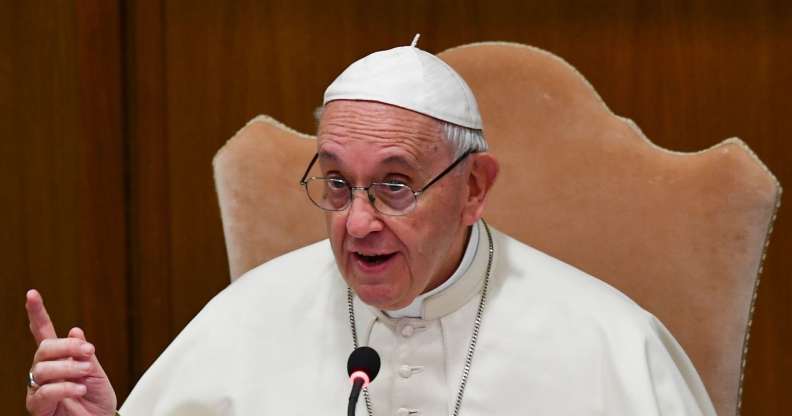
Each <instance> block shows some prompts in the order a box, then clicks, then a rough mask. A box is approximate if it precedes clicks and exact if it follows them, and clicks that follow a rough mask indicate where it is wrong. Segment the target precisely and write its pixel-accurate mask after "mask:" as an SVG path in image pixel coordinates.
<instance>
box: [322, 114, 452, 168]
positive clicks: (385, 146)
mask: <svg viewBox="0 0 792 416" xmlns="http://www.w3.org/2000/svg"><path fill="white" fill-rule="evenodd" d="M317 138H318V142H317V146H318V151H319V154H320V155H327V154H332V155H333V156H336V157H338V158H340V155H339V153H345V152H349V151H353V150H361V151H366V152H370V153H369V154H367V156H370V157H374V158H376V157H377V156H380V157H382V158H388V159H389V160H391V161H393V160H395V159H398V158H403V159H406V160H407V161H408V162H412V163H416V164H424V162H425V161H426V160H427V158H433V159H434V158H437V157H438V155H440V154H445V153H449V154H450V146H449V145H448V144H447V143H446V142H445V140H444V139H443V135H442V126H441V123H440V122H439V121H438V120H436V119H433V118H431V117H428V116H425V115H423V114H419V113H416V112H413V111H410V110H406V109H403V108H400V107H396V106H392V105H388V104H382V103H377V102H372V101H349V100H340V101H333V102H330V103H328V104H327V106H326V107H325V109H324V111H323V112H322V117H321V119H320V121H319V131H318V134H317ZM429 160H431V159H429Z"/></svg>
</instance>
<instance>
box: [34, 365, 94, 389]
mask: <svg viewBox="0 0 792 416" xmlns="http://www.w3.org/2000/svg"><path fill="white" fill-rule="evenodd" d="M92 367H93V363H91V362H90V361H76V360H58V361H42V362H40V363H36V364H35V365H33V368H32V369H31V370H30V371H31V372H32V373H33V379H34V380H36V383H38V385H40V386H43V385H45V384H47V383H52V382H54V381H59V380H67V381H69V380H71V381H76V379H79V378H82V377H86V376H88V375H89V374H91V371H93V368H92Z"/></svg>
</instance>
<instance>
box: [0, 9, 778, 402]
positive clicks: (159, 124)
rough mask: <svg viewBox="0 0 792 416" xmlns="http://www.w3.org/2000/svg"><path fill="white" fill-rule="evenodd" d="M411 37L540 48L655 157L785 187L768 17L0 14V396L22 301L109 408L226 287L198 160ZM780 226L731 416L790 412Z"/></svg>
mask: <svg viewBox="0 0 792 416" xmlns="http://www.w3.org/2000/svg"><path fill="white" fill-rule="evenodd" d="M416 32H421V33H422V38H421V41H420V44H419V45H420V46H421V47H422V48H424V49H426V50H429V51H434V52H439V51H441V50H443V49H445V48H448V47H452V46H456V45H459V44H464V43H469V42H475V41H483V40H506V41H514V42H521V43H526V44H530V45H535V46H539V47H541V48H544V49H547V50H549V51H551V52H554V53H556V54H558V55H559V56H561V57H563V58H564V59H566V60H568V61H569V62H570V63H571V64H573V65H574V66H576V67H577V68H578V69H579V70H580V71H581V73H582V74H583V75H584V76H586V77H587V78H588V79H589V81H591V83H592V84H593V85H594V87H595V88H596V89H597V91H599V93H600V94H601V95H602V97H603V99H604V100H605V102H606V103H608V105H609V106H610V107H611V108H612V109H613V111H614V112H615V113H617V114H620V115H624V116H626V117H629V118H632V119H633V120H635V121H636V122H637V124H638V125H639V126H640V127H641V128H642V129H643V130H644V131H645V132H646V134H647V135H648V136H649V137H650V138H652V139H653V140H654V141H655V142H656V143H657V144H659V145H661V146H664V147H668V148H671V149H676V150H684V151H691V150H698V149H702V148H706V147H709V146H711V145H713V144H715V143H717V142H719V141H720V140H722V139H725V138H727V137H731V136H739V137H741V138H742V139H743V140H745V141H746V142H747V143H748V144H749V145H750V146H751V147H752V148H753V149H754V150H755V151H756V152H757V154H758V155H759V157H760V158H762V160H764V161H765V162H766V163H767V164H768V166H769V167H770V169H771V170H772V171H773V172H774V173H775V174H776V175H777V176H778V178H779V179H780V180H781V182H782V183H786V184H788V185H789V184H792V145H790V144H789V143H788V140H786V136H787V135H788V134H789V132H790V131H792V118H790V117H788V116H787V112H788V110H786V107H788V105H787V103H786V102H787V101H788V99H787V97H786V95H787V94H788V91H790V90H792V59H790V56H792V6H789V5H787V4H786V3H783V2H776V1H771V0H765V1H756V2H752V3H747V2H738V1H733V0H728V1H722V2H710V1H706V0H696V1H692V2H633V1H626V0H618V1H614V2H608V3H607V4H594V3H593V2H579V1H573V0H563V1H556V2H538V1H517V0H497V1H496V0H493V1H487V2H484V1H451V0H437V1H419V0H406V1H399V2H376V3H372V2H364V1H360V0H343V1H336V2H315V1H307V0H295V1H289V2H284V1H274V0H273V1H253V0H239V1H234V2H192V1H185V0H171V1H135V0H131V1H127V2H99V1H87V0H84V1H72V2H68V1H63V2H55V3H51V2H27V3H19V2H17V3H14V2H4V3H3V4H2V5H1V6H0V52H2V53H0V125H2V126H3V127H2V129H3V130H0V131H2V132H3V133H4V134H3V137H2V139H3V140H0V151H2V154H1V156H2V160H3V162H2V163H0V181H2V182H1V183H2V186H3V187H4V189H5V190H6V192H4V193H0V195H2V196H0V201H2V202H3V203H2V204H0V218H1V219H0V221H2V226H3V229H4V230H7V231H8V232H5V233H0V253H2V256H3V257H2V259H3V261H4V263H5V264H6V266H7V268H6V269H7V271H8V273H7V274H3V275H2V276H0V284H1V285H2V287H3V289H4V290H3V291H2V294H0V296H2V303H0V313H2V315H0V320H2V324H5V327H6V328H9V329H10V330H11V331H12V334H13V336H14V337H16V338H17V339H19V340H20V341H19V342H15V343H11V344H9V345H8V346H2V347H0V351H2V352H3V353H5V354H7V355H10V356H11V357H14V360H13V364H12V365H11V366H7V367H3V368H2V369H0V399H2V400H4V401H6V402H13V403H21V394H23V393H22V392H23V386H22V384H21V381H18V380H22V376H23V375H24V371H26V367H27V366H28V365H29V356H30V354H31V353H32V350H33V346H32V342H29V341H27V338H26V337H27V335H26V331H27V328H26V323H25V321H24V311H23V309H22V302H23V296H24V290H25V289H26V288H28V287H31V286H35V287H38V288H40V289H42V290H43V291H44V295H45V296H46V299H47V301H48V304H49V305H50V307H51V308H52V309H53V316H54V317H55V319H56V324H57V325H58V328H59V329H60V330H66V329H68V326H70V325H72V324H75V323H77V324H86V325H87V326H88V335H89V337H91V336H92V335H94V336H96V337H97V338H96V339H95V342H96V343H97V346H98V347H99V349H100V354H101V357H102V358H103V359H105V360H106V361H107V366H108V367H109V368H110V372H111V375H112V377H113V381H114V384H115V385H116V388H117V392H118V394H119V399H120V400H123V398H124V397H126V394H127V393H128V390H129V388H130V387H131V385H132V384H133V382H134V380H136V379H137V378H138V377H139V376H140V374H142V372H143V371H144V370H145V368H146V367H148V365H149V364H150V363H151V362H152V361H153V360H154V358H156V356H157V355H158V354H159V352H160V351H161V350H162V349H163V348H164V347H165V346H166V345H167V344H168V342H169V341H170V340H171V339H172V338H173V337H174V336H175V335H176V334H177V333H178V332H179V330H180V329H181V328H182V327H183V326H184V325H185V324H186V323H187V322H188V321H189V319H190V318H191V317H192V316H194V314H195V313H197V312H198V311H199V310H200V308H201V307H202V306H203V304H204V303H205V302H206V301H207V300H208V299H210V298H211V297H212V296H213V295H214V294H215V293H217V292H218V291H219V290H222V288H223V287H225V285H226V284H227V282H228V272H227V268H226V257H225V249H224V245H223V239H222V229H221V225H220V222H219V215H218V209H217V203H216V195H215V193H214V189H213V184H212V177H211V166H210V161H211V157H212V155H213V154H214V152H215V151H216V150H217V149H218V148H219V147H220V146H221V145H222V144H223V143H224V142H225V140H226V139H227V138H228V137H230V136H231V135H232V134H233V133H234V132H235V131H236V130H237V129H238V128H240V127H241V126H242V125H243V124H244V123H245V122H246V121H247V120H248V119H250V118H252V117H253V116H255V115H256V114H260V113H264V114H269V115H272V116H273V117H275V118H277V119H279V120H281V121H283V122H285V123H286V124H288V125H290V126H293V127H295V128H297V129H299V130H302V131H306V132H311V131H313V129H314V128H315V121H314V120H313V116H312V111H313V109H314V108H315V107H316V106H317V105H318V104H320V102H321V98H322V92H323V90H324V88H325V87H326V85H327V84H328V83H329V82H330V81H331V80H332V79H333V78H334V77H335V76H336V75H337V74H338V73H339V72H340V71H341V70H342V69H343V68H344V67H346V66H347V65H348V64H349V63H351V62H352V61H354V60H355V59H357V58H359V57H361V56H363V55H365V54H367V53H369V52H372V51H374V50H378V49H384V48H389V47H394V46H398V45H405V44H408V43H409V42H410V40H411V39H412V36H413V35H414V33H416ZM786 199H788V198H786ZM789 216H792V209H791V208H789V207H786V206H783V207H782V210H781V212H780V213H779V221H778V223H777V226H776V231H775V233H774V235H773V239H772V242H771V245H770V252H769V254H768V260H767V264H766V269H765V273H764V275H763V280H762V285H761V287H760V293H759V300H758V304H757V308H758V309H757V314H756V319H755V323H754V331H753V336H752V340H751V351H750V354H749V364H748V369H747V372H746V391H745V396H744V399H745V404H744V412H743V413H744V414H746V415H773V414H784V413H785V410H786V409H788V408H789V407H790V406H791V405H792V402H791V401H790V399H789V397H788V394H785V393H787V392H789V391H792V376H790V374H792V353H790V351H792V335H790V334H792V306H790V304H792V302H791V300H792V281H790V279H789V278H788V275H787V273H786V270H789V269H790V268H792V256H788V255H787V253H789V252H790V251H792V237H790V236H792V220H790V219H789V218H787V217H789ZM6 289H7V290H6ZM106 294H110V295H109V296H107V295H106ZM127 314H128V316H127ZM105 357H107V358H105ZM7 380H9V381H7ZM10 380H17V381H13V382H11V381H10ZM16 409H19V410H18V411H17V410H16ZM21 409H22V408H21V407H14V412H13V413H14V414H17V412H21Z"/></svg>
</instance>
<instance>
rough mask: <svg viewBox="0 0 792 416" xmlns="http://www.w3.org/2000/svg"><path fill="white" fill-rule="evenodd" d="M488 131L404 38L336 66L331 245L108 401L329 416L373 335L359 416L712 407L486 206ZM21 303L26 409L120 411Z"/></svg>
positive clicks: (208, 411)
mask: <svg viewBox="0 0 792 416" xmlns="http://www.w3.org/2000/svg"><path fill="white" fill-rule="evenodd" d="M483 132H484V128H483V126H482V121H481V117H480V115H479V111H478V107H477V104H476V100H475V97H474V95H473V93H472V92H471V90H470V88H469V87H468V86H467V84H466V83H465V81H464V80H463V79H462V78H461V77H460V76H459V75H458V74H457V73H456V72H455V71H454V70H453V69H451V68H450V67H449V66H448V65H447V64H445V63H444V62H443V61H442V60H440V59H438V58H437V57H435V56H434V55H432V54H429V53H427V52H425V51H423V50H421V49H418V48H417V47H416V46H415V42H413V45H411V46H404V47H397V48H394V49H390V50H386V51H380V52H376V53H373V54H371V55H368V56H366V57H364V58H362V59H360V60H359V61H357V62H355V63H353V64H352V65H351V66H349V67H348V68H347V69H346V70H345V71H344V72H343V73H342V74H341V75H339V76H338V78H337V79H336V80H335V81H334V82H333V83H332V84H331V85H330V86H329V87H328V88H327V90H326V91H325V96H324V105H323V108H322V112H321V116H320V122H319V128H318V132H317V150H316V155H315V156H314V158H313V159H312V160H311V161H310V162H308V161H307V162H308V166H307V168H306V171H305V174H304V175H303V177H302V178H301V179H300V185H301V186H302V187H304V189H305V192H306V195H307V197H308V198H309V199H310V201H311V202H312V203H313V204H314V205H316V206H317V207H318V208H320V209H322V210H323V211H324V212H325V218H326V225H327V232H328V235H329V239H328V240H325V241H321V242H318V243H315V244H312V245H310V246H307V247H304V248H301V249H299V250H296V251H294V252H292V253H289V254H286V255H284V256H281V257H279V258H276V259H274V260H272V261H270V262H267V263H265V264H263V265H261V266H259V267H257V268H255V269H253V270H251V271H250V272H248V273H247V274H246V275H245V276H243V277H241V278H240V279H239V280H237V281H236V282H235V283H234V284H232V285H230V286H229V287H228V288H226V289H225V290H224V291H223V292H221V293H220V294H218V295H217V296H216V297H215V298H214V299H213V300H212V301H210V302H209V304H207V305H206V307H205V308H204V309H203V310H202V311H201V312H200V313H199V314H198V315H197V316H196V317H195V318H194V319H193V320H192V321H191V322H190V323H189V324H188V325H187V327H186V328H185V329H184V330H183V331H182V333H181V334H179V336H178V337H177V338H176V339H175V340H174V341H173V343H172V344H171V345H170V346H169V347H168V348H167V349H166V351H165V352H164V353H163V354H162V355H161V356H160V357H159V358H158V359H157V361H156V362H155V363H154V364H153V365H152V366H151V368H150V369H149V370H148V371H147V372H146V374H145V375H144V376H143V377H142V378H141V379H140V381H139V383H138V384H137V386H136V387H135V389H134V390H133V391H132V392H131V394H130V395H129V397H128V399H127V400H126V402H125V403H124V405H123V406H122V408H121V409H120V410H119V411H118V412H119V413H120V414H122V415H124V416H136V415H146V416H148V415H153V416H158V415H250V414H265V415H266V414H273V415H274V414H299V415H308V414H317V413H320V412H321V413H328V414H341V412H342V411H344V409H345V408H346V404H347V403H346V398H347V395H348V393H349V388H350V386H349V380H348V378H347V375H346V368H345V365H346V358H347V356H348V355H349V353H350V352H351V351H352V350H353V348H355V347H358V346H362V345H368V346H371V347H372V348H374V349H376V350H377V351H378V352H379V355H380V356H381V359H382V368H381V370H380V375H379V376H378V377H377V379H376V380H375V381H373V382H372V383H371V384H370V385H369V386H368V388H367V389H366V390H365V391H364V395H363V400H361V401H360V402H359V403H358V407H357V414H368V415H374V414H377V415H386V414H387V415H394V414H395V415H441V414H446V415H448V414H451V415H459V414H464V415H523V414H537V415H601V414H607V415H714V414H715V411H714V408H713V405H712V403H711V402H710V399H709V397H708V395H707V392H706V390H705V388H704V386H703V384H702V382H701V380H700V378H699V376H698V374H697V373H696V370H695V369H694V368H693V365H692V363H691V362H690V360H689V359H688V358H687V356H686V355H685V353H684V351H683V350H682V349H681V347H680V346H679V344H678V343H677V342H676V341H675V340H674V338H673V337H672V336H671V334H670V333H669V332H668V331H667V330H666V329H665V327H663V325H662V324H661V323H660V322H659V321H658V320H657V319H656V318H655V317H654V316H652V315H651V314H650V313H649V312H647V311H645V310H643V309H641V308H640V307H639V306H638V305H636V304H635V303H634V302H632V301H631V300H630V299H628V298H627V297H626V296H624V295H623V294H622V293H620V292H618V291H617V290H616V289H614V288H612V287H610V286H608V285H607V284H605V283H603V282H602V281H600V280H597V279H596V278H594V277H591V276H589V275H587V274H585V273H584V272H582V271H580V270H577V269H575V268H574V267H572V266H570V265H567V264H564V263H562V262H561V261H559V260H557V259H554V258H552V257H550V256H548V255H546V254H544V253H541V252H539V251H537V250H535V249H533V248H531V247H529V246H527V245H525V244H523V243H520V242H519V241H516V240H514V239H512V238H510V237H508V236H507V235H505V234H503V233H501V232H499V231H498V230H495V229H493V228H492V227H490V226H489V225H487V223H486V222H485V221H484V220H483V219H482V212H483V210H484V206H485V203H486V200H487V195H488V193H489V191H490V190H491V189H492V187H493V185H494V184H495V181H496V178H497V176H498V170H499V165H498V162H497V160H496V159H495V157H493V155H491V154H490V153H488V151H487V150H488V148H487V143H486V141H485V139H484V133H483ZM295 179H297V178H295ZM507 185H508V184H507ZM526 220H529V221H538V220H541V219H526ZM27 310H28V315H29V317H30V322H31V332H32V333H33V336H34V337H35V339H36V341H37V342H38V343H39V347H38V350H37V351H36V355H35V357H34V359H33V364H32V367H31V373H30V377H29V379H30V382H29V388H28V393H27V407H28V410H29V411H30V413H31V414H32V415H36V416H42V415H53V414H57V415H112V414H114V412H115V411H116V410H115V409H116V398H115V394H114V393H113V389H112V386H111V384H110V382H109V380H108V379H107V376H106V375H105V374H104V372H103V371H102V368H101V365H100V364H99V361H98V360H97V359H96V352H95V351H94V347H93V346H92V345H91V344H90V343H88V342H87V341H86V339H85V336H84V334H83V332H82V331H81V330H80V329H78V328H75V329H72V330H71V332H70V333H69V334H68V336H67V337H65V338H58V337H57V336H56V334H55V332H54V330H53V329H52V324H51V323H50V320H49V317H48V316H47V314H46V310H45V309H44V306H43V302H42V299H41V297H40V296H39V294H38V293H37V292H35V291H31V292H29V293H28V299H27Z"/></svg>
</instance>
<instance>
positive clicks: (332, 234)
mask: <svg viewBox="0 0 792 416" xmlns="http://www.w3.org/2000/svg"><path fill="white" fill-rule="evenodd" d="M345 218H346V217H345V216H343V215H338V214H331V213H327V214H325V227H326V228H327V236H328V238H330V245H331V246H332V247H333V253H334V254H336V259H337V260H339V261H340V260H342V259H341V258H339V257H338V256H339V255H341V251H342V249H343V242H344V233H345V232H346V220H345Z"/></svg>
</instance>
